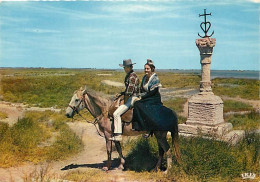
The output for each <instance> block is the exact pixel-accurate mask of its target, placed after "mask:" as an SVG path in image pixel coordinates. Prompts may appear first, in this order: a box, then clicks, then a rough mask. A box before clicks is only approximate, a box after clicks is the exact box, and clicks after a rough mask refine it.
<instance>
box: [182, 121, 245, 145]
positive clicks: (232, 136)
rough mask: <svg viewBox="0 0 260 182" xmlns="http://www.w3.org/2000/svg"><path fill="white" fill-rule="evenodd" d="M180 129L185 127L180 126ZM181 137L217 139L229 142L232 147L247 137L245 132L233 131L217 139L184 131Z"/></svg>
mask: <svg viewBox="0 0 260 182" xmlns="http://www.w3.org/2000/svg"><path fill="white" fill-rule="evenodd" d="M179 127H180V128H181V127H185V126H180V125H179ZM179 135H181V136H184V137H198V136H200V137H202V138H205V139H215V140H217V141H224V142H227V143H229V144H231V145H236V144H237V143H238V142H239V141H240V140H242V139H243V138H244V137H245V131H244V130H232V131H230V132H229V133H226V134H225V135H223V136H221V137H216V136H210V135H201V134H200V135H198V134H193V133H186V132H183V131H179Z"/></svg>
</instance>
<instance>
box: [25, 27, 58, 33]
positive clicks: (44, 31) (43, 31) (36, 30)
mask: <svg viewBox="0 0 260 182" xmlns="http://www.w3.org/2000/svg"><path fill="white" fill-rule="evenodd" d="M24 31H25V32H29V33H60V31H58V30H48V29H37V28H35V29H25V30H24Z"/></svg>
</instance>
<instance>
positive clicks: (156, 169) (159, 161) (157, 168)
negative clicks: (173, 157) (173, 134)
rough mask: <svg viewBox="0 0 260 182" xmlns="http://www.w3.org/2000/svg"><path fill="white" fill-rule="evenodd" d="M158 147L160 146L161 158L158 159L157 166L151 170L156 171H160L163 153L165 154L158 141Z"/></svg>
mask: <svg viewBox="0 0 260 182" xmlns="http://www.w3.org/2000/svg"><path fill="white" fill-rule="evenodd" d="M157 143H158V142H157ZM158 148H159V159H158V161H157V164H156V166H155V167H154V168H153V169H152V170H151V171H154V172H156V171H158V170H159V169H160V168H161V165H162V160H163V155H164V150H163V148H162V147H161V145H160V144H159V143H158Z"/></svg>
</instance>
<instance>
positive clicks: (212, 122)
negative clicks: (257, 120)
mask: <svg viewBox="0 0 260 182" xmlns="http://www.w3.org/2000/svg"><path fill="white" fill-rule="evenodd" d="M207 15H211V13H210V14H207V13H206V9H205V10H204V14H203V15H200V16H204V17H205V22H202V23H201V25H200V27H201V28H202V30H203V31H204V33H205V36H204V37H202V36H200V35H199V34H198V35H199V36H200V37H201V39H197V40H196V45H197V47H198V49H199V51H200V63H201V82H200V92H199V93H198V94H196V95H193V96H192V97H191V98H190V99H189V100H188V119H187V121H186V123H185V124H179V132H180V134H181V135H184V136H197V135H201V136H207V137H210V138H212V137H214V138H217V139H221V140H224V141H228V142H231V143H232V144H235V143H237V141H239V140H240V139H241V138H242V137H243V135H244V131H240V130H239V131H238V130H237V131H231V130H232V128H233V126H232V124H231V123H227V122H225V121H224V119H223V101H222V99H221V98H220V97H219V96H216V95H214V93H213V92H212V88H211V81H210V64H211V56H212V53H213V48H214V46H215V44H216V39H214V38H210V37H211V36H212V35H213V34H214V31H213V32H212V34H211V35H210V36H208V35H207V32H208V30H209V28H210V27H211V24H210V22H207V21H206V16H207ZM202 24H204V25H205V28H203V27H202ZM207 24H208V25H209V27H208V28H207V27H206V25H207Z"/></svg>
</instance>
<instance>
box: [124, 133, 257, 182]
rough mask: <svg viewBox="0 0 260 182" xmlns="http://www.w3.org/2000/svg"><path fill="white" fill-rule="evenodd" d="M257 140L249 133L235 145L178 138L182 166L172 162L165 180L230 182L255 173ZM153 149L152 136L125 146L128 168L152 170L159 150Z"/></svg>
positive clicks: (199, 139) (201, 139) (153, 139)
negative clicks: (243, 175)
mask: <svg viewBox="0 0 260 182" xmlns="http://www.w3.org/2000/svg"><path fill="white" fill-rule="evenodd" d="M259 141H260V135H259V134H254V133H250V132H247V134H246V137H245V138H244V139H243V140H242V141H240V142H239V143H238V144H237V145H236V146H231V145H229V144H228V143H225V142H221V141H216V140H208V139H203V138H200V137H195V138H194V137H193V138H184V137H180V150H181V157H182V163H181V165H177V163H176V162H174V165H173V167H172V169H171V170H170V171H169V173H168V174H167V179H181V180H180V181H183V179H185V180H186V181H193V180H194V181H233V180H235V179H236V180H237V179H241V174H242V173H246V172H253V173H255V174H257V173H258V169H259V150H258V147H259V144H260V143H259ZM129 146H130V147H129ZM155 146H157V142H156V140H155V137H153V138H150V139H149V140H145V139H142V138H139V139H138V140H136V141H132V142H127V143H125V145H124V150H128V151H129V152H128V154H127V156H126V161H127V162H126V164H127V167H128V169H129V170H134V171H146V170H149V169H151V168H152V167H154V166H155V164H156V161H157V157H158V152H157V150H158V149H157V147H155ZM174 158H175V157H173V159H174ZM173 161H175V160H173ZM164 165H166V164H165V163H164ZM166 181H167V180H166ZM238 181H239V180H238Z"/></svg>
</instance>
